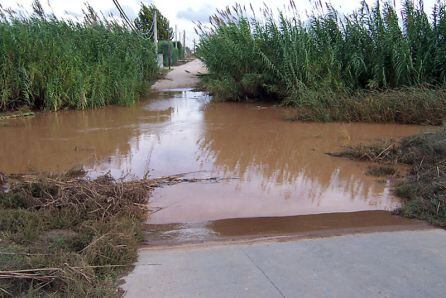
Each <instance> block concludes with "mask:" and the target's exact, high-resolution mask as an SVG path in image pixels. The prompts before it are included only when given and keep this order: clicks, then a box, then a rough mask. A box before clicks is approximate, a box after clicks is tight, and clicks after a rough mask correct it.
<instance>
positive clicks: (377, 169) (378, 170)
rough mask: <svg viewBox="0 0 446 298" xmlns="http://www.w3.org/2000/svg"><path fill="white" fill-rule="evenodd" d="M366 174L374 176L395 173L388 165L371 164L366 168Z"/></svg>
mask: <svg viewBox="0 0 446 298" xmlns="http://www.w3.org/2000/svg"><path fill="white" fill-rule="evenodd" d="M366 174H367V175H370V176H375V177H381V176H393V175H395V174H396V170H395V168H393V167H390V166H371V167H369V168H368V169H367V171H366Z"/></svg>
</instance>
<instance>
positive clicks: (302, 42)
mask: <svg viewBox="0 0 446 298" xmlns="http://www.w3.org/2000/svg"><path fill="white" fill-rule="evenodd" d="M197 32H198V33H199V35H200V37H201V39H200V43H199V46H198V51H197V52H198V56H199V57H200V58H201V59H202V60H203V61H204V62H205V64H206V65H207V67H208V69H209V71H210V75H209V76H208V78H207V79H206V80H207V84H208V86H210V89H211V91H213V92H214V93H215V94H216V95H217V96H220V97H223V98H231V99H235V100H243V99H244V98H246V97H259V96H267V97H273V98H279V99H282V100H283V101H284V102H285V103H290V104H295V105H298V106H306V107H313V108H314V107H330V106H335V105H337V104H339V99H338V98H340V96H339V95H342V96H341V97H345V96H354V95H356V94H357V92H362V91H365V90H373V91H376V90H389V89H394V88H408V87H417V86H423V87H436V88H437V87H443V86H444V84H445V82H446V73H445V71H446V68H445V65H446V11H445V4H444V3H443V2H438V3H437V4H436V5H435V6H434V8H433V11H432V13H431V15H428V14H427V13H426V12H425V9H424V7H423V2H422V1H419V2H417V3H414V2H413V1H411V0H405V1H404V2H403V3H402V9H401V11H399V12H398V11H397V10H396V9H395V7H394V6H393V5H392V4H390V2H384V3H382V2H380V1H377V2H376V4H375V5H373V6H372V7H369V6H368V5H367V3H366V2H365V1H363V2H362V4H361V8H360V9H359V10H357V11H355V12H353V13H351V14H348V15H343V14H341V13H340V12H338V11H337V10H336V9H334V8H333V7H332V6H331V5H330V4H328V3H322V2H317V3H316V5H315V9H314V10H313V12H312V13H311V14H310V15H309V16H308V18H307V19H305V20H303V19H302V18H301V16H300V13H299V11H298V10H297V7H296V5H295V3H294V2H293V1H291V2H290V5H289V10H288V11H286V12H285V11H284V12H279V13H278V15H277V14H274V13H273V12H272V11H271V10H270V9H268V8H265V9H263V10H261V12H260V15H256V12H255V11H254V10H253V9H252V7H251V11H249V10H247V9H245V8H244V7H242V6H240V5H236V6H234V7H232V8H227V9H226V10H223V11H218V12H217V13H216V14H215V15H214V16H212V17H211V26H210V27H206V26H203V25H201V24H199V25H198V28H197Z"/></svg>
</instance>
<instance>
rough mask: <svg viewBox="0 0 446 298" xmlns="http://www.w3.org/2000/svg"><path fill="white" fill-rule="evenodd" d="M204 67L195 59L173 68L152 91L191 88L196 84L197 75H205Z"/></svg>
mask: <svg viewBox="0 0 446 298" xmlns="http://www.w3.org/2000/svg"><path fill="white" fill-rule="evenodd" d="M205 72H206V67H205V66H204V64H203V63H202V62H201V61H200V60H198V59H195V60H193V61H191V62H188V63H186V64H183V65H180V66H175V67H173V69H172V71H170V72H169V73H168V74H167V75H166V77H165V78H164V79H162V80H159V81H158V82H156V83H155V84H154V85H153V86H152V89H154V90H163V89H177V88H192V87H195V86H196V84H197V83H198V78H197V76H196V75H197V74H199V73H205Z"/></svg>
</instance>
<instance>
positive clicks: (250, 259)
mask: <svg viewBox="0 0 446 298" xmlns="http://www.w3.org/2000/svg"><path fill="white" fill-rule="evenodd" d="M241 251H242V252H243V253H244V254H245V256H246V257H247V258H248V259H249V261H250V262H251V263H252V264H253V265H254V266H255V267H256V268H257V270H259V271H260V272H261V273H262V274H263V276H265V278H266V279H267V280H268V281H269V283H270V284H271V285H272V286H273V287H274V288H275V289H276V290H277V292H278V293H279V294H280V296H281V297H283V298H285V297H286V296H285V295H284V294H283V293H282V291H281V290H280V289H279V287H278V286H276V284H275V283H274V282H273V281H272V280H271V278H270V277H269V276H268V274H266V273H265V271H263V269H262V268H260V266H259V265H257V264H256V263H255V262H254V260H253V259H252V258H251V257H250V256H249V254H248V253H247V252H246V251H245V250H244V249H241Z"/></svg>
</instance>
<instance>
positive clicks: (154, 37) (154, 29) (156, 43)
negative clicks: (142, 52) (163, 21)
mask: <svg viewBox="0 0 446 298" xmlns="http://www.w3.org/2000/svg"><path fill="white" fill-rule="evenodd" d="M156 18H157V15H156V10H155V13H154V14H153V42H154V43H155V54H156V55H157V56H158V27H157V20H156Z"/></svg>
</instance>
